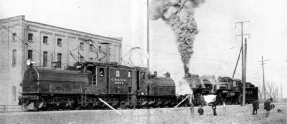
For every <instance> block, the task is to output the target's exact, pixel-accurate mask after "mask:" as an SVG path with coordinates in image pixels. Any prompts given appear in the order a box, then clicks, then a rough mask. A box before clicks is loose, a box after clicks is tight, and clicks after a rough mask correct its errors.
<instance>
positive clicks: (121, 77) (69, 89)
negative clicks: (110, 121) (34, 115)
mask: <svg viewBox="0 0 287 124" xmlns="http://www.w3.org/2000/svg"><path fill="white" fill-rule="evenodd" d="M22 86H23V92H22V97H21V98H20V104H21V105H23V107H24V108H26V109H28V110H39V109H44V110H57V109H105V108H107V106H106V105H104V104H103V103H102V102H100V101H99V98H101V99H102V100H104V101H106V102H107V103H109V104H110V105H111V106H112V107H114V108H131V107H132V104H131V96H132V95H136V97H137V103H136V104H137V105H136V106H137V107H138V108H143V107H166V106H168V107H171V106H175V104H176V102H174V101H176V96H175V84H174V81H173V80H172V79H171V78H170V77H169V76H167V77H157V76H148V73H147V70H146V68H140V67H128V66H122V65H116V64H113V63H110V64H107V63H106V64H105V63H88V62H87V63H83V64H78V65H75V66H73V67H69V68H68V70H55V69H44V68H34V67H32V66H30V67H29V68H28V69H27V70H26V72H25V74H24V78H23V85H22Z"/></svg>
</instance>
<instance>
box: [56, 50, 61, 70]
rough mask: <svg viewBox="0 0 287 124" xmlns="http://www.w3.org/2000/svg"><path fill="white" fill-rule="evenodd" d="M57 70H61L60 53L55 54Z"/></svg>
mask: <svg viewBox="0 0 287 124" xmlns="http://www.w3.org/2000/svg"><path fill="white" fill-rule="evenodd" d="M57 68H62V53H58V54H57Z"/></svg>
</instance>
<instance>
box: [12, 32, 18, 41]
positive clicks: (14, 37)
mask: <svg viewBox="0 0 287 124" xmlns="http://www.w3.org/2000/svg"><path fill="white" fill-rule="evenodd" d="M16 36H17V34H16V33H13V36H12V40H13V41H14V42H15V41H16Z"/></svg>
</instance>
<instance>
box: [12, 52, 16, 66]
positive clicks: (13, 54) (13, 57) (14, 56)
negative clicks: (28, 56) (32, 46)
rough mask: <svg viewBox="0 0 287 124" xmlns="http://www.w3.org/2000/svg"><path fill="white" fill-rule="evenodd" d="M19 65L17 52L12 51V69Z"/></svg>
mask: <svg viewBox="0 0 287 124" xmlns="http://www.w3.org/2000/svg"><path fill="white" fill-rule="evenodd" d="M16 64H17V50H16V49H13V50H12V67H15V66H16Z"/></svg>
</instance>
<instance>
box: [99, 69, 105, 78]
mask: <svg viewBox="0 0 287 124" xmlns="http://www.w3.org/2000/svg"><path fill="white" fill-rule="evenodd" d="M104 74H105V73H104V68H100V76H101V77H102V76H104Z"/></svg>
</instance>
